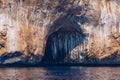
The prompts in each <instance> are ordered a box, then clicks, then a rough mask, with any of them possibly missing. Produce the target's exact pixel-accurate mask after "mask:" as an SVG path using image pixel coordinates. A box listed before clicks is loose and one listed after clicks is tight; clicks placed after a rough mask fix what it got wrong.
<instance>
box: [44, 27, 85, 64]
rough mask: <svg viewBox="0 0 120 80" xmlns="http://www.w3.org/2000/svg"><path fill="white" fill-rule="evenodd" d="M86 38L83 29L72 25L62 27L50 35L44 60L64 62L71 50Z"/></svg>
mask: <svg viewBox="0 0 120 80" xmlns="http://www.w3.org/2000/svg"><path fill="white" fill-rule="evenodd" d="M84 39H85V35H84V34H83V33H82V31H81V30H77V29H75V28H74V27H70V26H69V27H62V28H60V29H59V30H58V31H56V32H54V33H52V34H51V35H50V36H49V37H48V39H47V43H46V48H45V54H44V57H43V60H42V62H44V63H62V62H64V60H65V58H66V56H67V55H69V52H70V51H71V50H72V49H73V48H75V47H76V46H77V45H79V44H81V43H82V42H83V41H84Z"/></svg>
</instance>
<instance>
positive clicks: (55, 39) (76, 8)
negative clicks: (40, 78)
mask: <svg viewBox="0 0 120 80" xmlns="http://www.w3.org/2000/svg"><path fill="white" fill-rule="evenodd" d="M119 40H120V2H119V0H0V63H1V64H7V63H16V62H20V63H30V64H35V63H40V62H41V60H43V61H46V62H49V61H50V62H52V61H53V62H80V63H84V62H85V63H87V62H91V63H92V62H100V63H102V60H103V63H104V61H107V60H108V59H110V60H111V56H114V60H115V61H116V62H119V61H120V60H118V58H119V57H118V56H117V57H115V55H114V54H116V55H119V53H120V41H119ZM112 58H113V57H112ZM114 60H113V61H114ZM108 61H109V60H108ZM111 62H112V61H111Z"/></svg>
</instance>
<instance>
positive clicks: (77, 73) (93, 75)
mask: <svg viewBox="0 0 120 80" xmlns="http://www.w3.org/2000/svg"><path fill="white" fill-rule="evenodd" d="M0 80H120V67H31V68H0Z"/></svg>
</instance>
